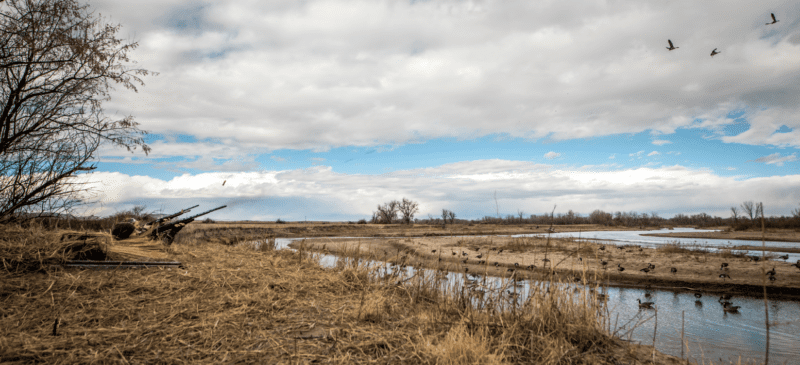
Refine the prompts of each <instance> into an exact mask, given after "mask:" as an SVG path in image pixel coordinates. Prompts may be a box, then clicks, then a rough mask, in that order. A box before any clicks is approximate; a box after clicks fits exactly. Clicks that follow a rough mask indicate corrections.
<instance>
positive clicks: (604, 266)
mask: <svg viewBox="0 0 800 365" xmlns="http://www.w3.org/2000/svg"><path fill="white" fill-rule="evenodd" d="M600 265H603V270H605V269H606V265H608V261H600Z"/></svg>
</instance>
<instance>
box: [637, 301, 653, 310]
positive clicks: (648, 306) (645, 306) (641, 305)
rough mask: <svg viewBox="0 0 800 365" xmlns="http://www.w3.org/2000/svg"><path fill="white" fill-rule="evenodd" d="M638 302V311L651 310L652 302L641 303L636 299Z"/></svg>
mask: <svg viewBox="0 0 800 365" xmlns="http://www.w3.org/2000/svg"><path fill="white" fill-rule="evenodd" d="M636 301H637V302H639V309H653V304H655V303H653V302H642V300H641V299H636Z"/></svg>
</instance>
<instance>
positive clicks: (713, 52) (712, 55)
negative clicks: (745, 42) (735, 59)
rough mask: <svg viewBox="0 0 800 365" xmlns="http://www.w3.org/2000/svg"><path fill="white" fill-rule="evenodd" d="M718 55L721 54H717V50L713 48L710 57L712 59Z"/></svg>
mask: <svg viewBox="0 0 800 365" xmlns="http://www.w3.org/2000/svg"><path fill="white" fill-rule="evenodd" d="M720 53H722V52H717V49H716V48H714V50H713V51H711V57H714V56H715V55H718V54H720Z"/></svg>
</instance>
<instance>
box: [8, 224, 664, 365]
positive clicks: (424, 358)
mask: <svg viewBox="0 0 800 365" xmlns="http://www.w3.org/2000/svg"><path fill="white" fill-rule="evenodd" d="M11 240H13V238H11ZM47 242H50V243H51V244H54V242H53V241H52V240H50V241H47ZM270 242H272V245H270ZM44 246H45V247H47V245H44ZM256 247H257V249H256ZM171 248H172V251H173V255H174V259H176V260H179V261H181V262H183V264H184V266H186V267H187V269H185V270H184V269H139V270H123V269H116V270H97V271H93V270H87V269H68V270H62V269H54V268H50V267H48V268H46V269H45V270H44V271H38V272H25V273H22V274H14V275H12V274H11V273H10V272H9V271H8V270H5V271H0V301H2V305H0V362H3V363H6V362H8V363H31V362H47V363H90V362H124V363H186V362H203V363H210V362H214V363H217V362H220V363H225V362H256V363H308V362H324V363H334V364H345V363H346V364H352V363H374V362H379V363H415V364H474V363H481V364H500V363H526V364H528V363H537V364H612V363H619V362H638V360H637V358H638V357H637V356H639V355H637V352H636V351H634V347H632V345H630V344H628V343H625V342H623V341H621V340H619V339H618V338H616V337H614V336H612V335H611V334H610V333H609V331H608V330H607V327H608V326H607V324H608V323H607V321H605V317H604V315H603V313H604V312H603V307H602V304H601V302H599V301H597V300H595V299H594V297H593V296H592V294H591V293H590V292H588V291H587V292H585V293H584V295H575V294H574V292H573V291H572V290H567V289H565V288H564V289H561V288H560V287H559V286H556V285H545V284H536V285H533V289H532V290H531V291H530V293H529V294H528V295H527V296H525V297H523V296H522V295H518V296H512V295H510V294H509V292H511V293H516V289H514V288H513V287H508V289H503V290H488V289H487V290H485V291H484V292H483V294H480V295H479V294H478V293H479V292H480V289H479V287H476V286H474V285H473V284H470V280H468V279H469V277H468V276H467V275H463V280H462V281H461V282H460V283H456V284H455V285H449V286H446V285H445V286H443V285H442V281H441V280H439V277H437V275H432V274H426V273H425V271H422V270H413V269H409V268H408V267H406V268H403V263H398V264H396V265H394V266H392V267H378V266H371V265H370V264H369V263H370V258H369V257H364V256H358V255H353V257H349V258H342V259H341V260H339V263H338V264H337V266H336V267H334V268H323V267H322V266H321V265H320V264H319V263H318V258H319V256H314V255H311V254H309V253H308V252H303V251H302V250H300V251H299V252H298V251H288V250H278V251H275V250H274V249H272V248H274V240H272V241H270V240H269V239H266V240H265V241H264V242H261V244H259V245H252V244H245V245H234V246H229V245H219V244H214V243H209V242H207V241H204V240H202V239H199V238H197V239H193V238H192V237H191V236H188V237H184V238H183V244H177V245H173V246H172V247H171ZM42 252H48V251H42ZM639 354H641V353H639ZM644 354H645V355H646V356H647V358H649V354H650V353H649V352H644ZM665 359H666V358H665ZM662 360H663V361H659V362H667V360H664V359H662Z"/></svg>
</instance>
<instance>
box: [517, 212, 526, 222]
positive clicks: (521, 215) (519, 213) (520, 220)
mask: <svg viewBox="0 0 800 365" xmlns="http://www.w3.org/2000/svg"><path fill="white" fill-rule="evenodd" d="M517 217H519V223H522V220H523V218H524V217H525V212H523V211H521V210H519V209H517Z"/></svg>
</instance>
